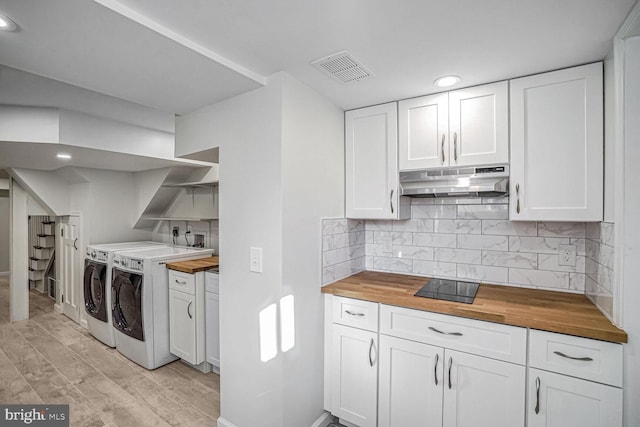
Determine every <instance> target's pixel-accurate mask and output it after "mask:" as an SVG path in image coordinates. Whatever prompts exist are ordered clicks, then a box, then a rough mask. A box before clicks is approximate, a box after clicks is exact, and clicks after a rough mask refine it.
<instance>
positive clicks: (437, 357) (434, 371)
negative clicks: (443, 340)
mask: <svg viewBox="0 0 640 427" xmlns="http://www.w3.org/2000/svg"><path fill="white" fill-rule="evenodd" d="M438 359H440V355H439V354H438V353H436V366H435V367H434V368H433V376H434V377H435V379H436V385H438Z"/></svg>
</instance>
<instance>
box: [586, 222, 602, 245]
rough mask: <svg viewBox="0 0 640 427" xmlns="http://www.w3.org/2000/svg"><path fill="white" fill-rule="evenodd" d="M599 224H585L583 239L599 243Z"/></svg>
mask: <svg viewBox="0 0 640 427" xmlns="http://www.w3.org/2000/svg"><path fill="white" fill-rule="evenodd" d="M600 229H601V226H600V223H598V222H587V223H586V224H585V237H586V238H587V239H591V240H595V241H596V242H599V241H600Z"/></svg>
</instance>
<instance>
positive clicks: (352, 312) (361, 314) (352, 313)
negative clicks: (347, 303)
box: [344, 310, 364, 317]
mask: <svg viewBox="0 0 640 427" xmlns="http://www.w3.org/2000/svg"><path fill="white" fill-rule="evenodd" d="M344 312H345V313H347V314H348V315H349V316H358V317H362V316H364V313H357V312H355V311H349V310H345V311H344Z"/></svg>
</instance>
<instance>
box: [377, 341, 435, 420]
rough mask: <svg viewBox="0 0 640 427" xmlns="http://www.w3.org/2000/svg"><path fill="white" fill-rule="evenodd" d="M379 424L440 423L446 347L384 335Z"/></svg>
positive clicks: (381, 345) (381, 347) (381, 349)
mask: <svg viewBox="0 0 640 427" xmlns="http://www.w3.org/2000/svg"><path fill="white" fill-rule="evenodd" d="M379 369H380V372H379V375H380V377H379V384H380V385H379V398H378V399H379V400H378V426H379V427H404V426H411V427H440V426H441V425H442V391H443V388H442V386H443V384H444V350H443V349H442V348H441V347H434V346H431V345H427V344H422V343H418V342H414V341H409V340H404V339H400V338H396V337H389V336H386V335H380V368H379Z"/></svg>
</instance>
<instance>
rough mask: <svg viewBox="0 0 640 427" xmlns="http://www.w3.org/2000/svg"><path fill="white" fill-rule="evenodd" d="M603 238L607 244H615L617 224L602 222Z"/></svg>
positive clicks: (612, 245)
mask: <svg viewBox="0 0 640 427" xmlns="http://www.w3.org/2000/svg"><path fill="white" fill-rule="evenodd" d="M600 226H601V227H600V231H601V240H602V243H604V244H605V245H607V246H611V247H614V246H615V238H616V236H615V224H614V223H612V222H602V223H600Z"/></svg>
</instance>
